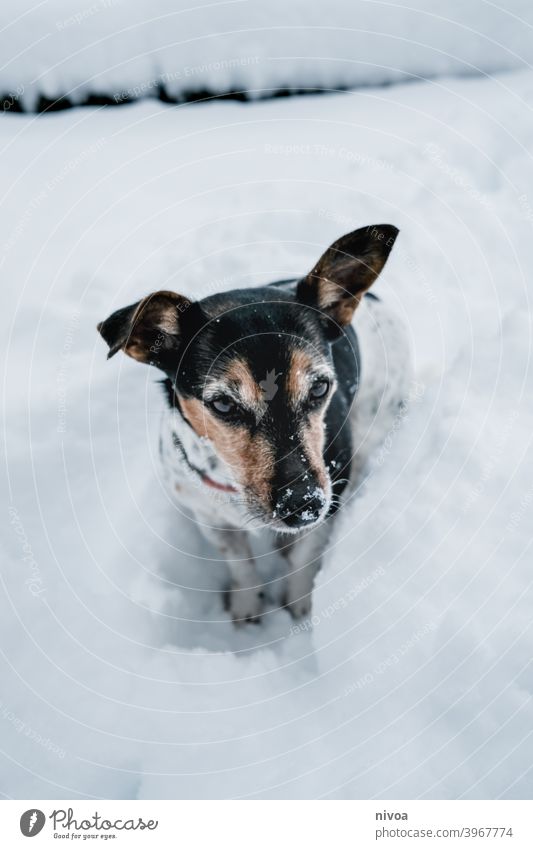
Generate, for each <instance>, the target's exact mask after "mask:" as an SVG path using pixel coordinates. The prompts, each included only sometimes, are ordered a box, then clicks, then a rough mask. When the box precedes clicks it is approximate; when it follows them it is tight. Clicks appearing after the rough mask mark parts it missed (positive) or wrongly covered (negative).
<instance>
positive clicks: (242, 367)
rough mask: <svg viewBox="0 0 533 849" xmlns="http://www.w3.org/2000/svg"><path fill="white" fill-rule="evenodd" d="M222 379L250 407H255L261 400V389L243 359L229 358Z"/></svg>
mask: <svg viewBox="0 0 533 849" xmlns="http://www.w3.org/2000/svg"><path fill="white" fill-rule="evenodd" d="M224 379H225V380H226V381H227V382H228V384H230V385H232V386H233V387H234V388H235V389H236V390H237V392H239V394H240V395H241V397H242V399H243V400H244V402H245V403H246V404H248V405H249V406H250V407H256V406H257V405H258V404H260V403H261V402H262V401H263V390H262V389H261V387H260V386H259V384H258V383H257V382H256V381H255V379H254V376H253V374H252V372H251V371H250V367H249V366H248V364H247V363H246V362H245V361H244V360H242V359H240V358H238V357H235V359H233V360H231V361H230V363H229V365H228V367H227V368H226V370H225V372H224Z"/></svg>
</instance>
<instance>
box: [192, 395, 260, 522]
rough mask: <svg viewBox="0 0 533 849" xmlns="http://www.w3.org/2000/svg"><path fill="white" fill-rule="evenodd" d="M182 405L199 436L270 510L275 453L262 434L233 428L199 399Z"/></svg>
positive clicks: (242, 428)
mask: <svg viewBox="0 0 533 849" xmlns="http://www.w3.org/2000/svg"><path fill="white" fill-rule="evenodd" d="M180 404H181V407H182V409H183V412H184V413H185V416H186V417H187V420H188V421H189V423H190V425H191V427H192V428H193V429H194V430H195V431H196V433H197V434H198V436H203V437H207V438H208V439H209V440H210V441H211V442H212V443H213V445H214V447H215V450H216V451H217V453H218V454H219V455H220V456H221V457H222V459H223V460H224V461H225V462H226V463H227V464H228V466H229V467H230V468H231V469H232V470H233V472H234V473H235V476H236V478H237V480H238V481H239V482H240V483H241V484H242V485H243V486H245V487H248V488H250V489H251V490H253V492H254V493H255V495H256V496H257V498H259V499H260V500H261V501H262V503H263V504H264V506H265V508H266V509H269V507H270V498H271V489H272V483H271V477H270V475H271V473H272V471H273V469H274V454H273V451H272V449H271V448H270V445H269V443H268V442H267V440H266V439H264V438H263V437H262V436H259V435H256V436H252V435H251V434H250V432H249V431H248V429H247V428H245V427H238V428H237V427H233V426H232V427H230V426H229V425H225V424H224V423H223V422H222V421H220V420H219V419H217V418H216V417H215V416H214V415H212V414H211V413H210V412H209V410H208V409H207V408H206V407H205V406H204V404H202V402H201V401H198V399H197V398H182V397H181V396H180Z"/></svg>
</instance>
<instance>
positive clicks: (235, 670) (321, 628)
mask: <svg viewBox="0 0 533 849" xmlns="http://www.w3.org/2000/svg"><path fill="white" fill-rule="evenodd" d="M102 14H104V13H102ZM106 14H107V12H106ZM94 20H95V21H96V15H95V16H94ZM71 29H72V30H74V27H72V28H71ZM532 102H533V73H531V72H528V71H517V72H514V73H507V74H505V75H501V76H497V77H494V78H493V79H479V78H478V79H469V80H456V79H453V80H452V79H443V80H438V81H434V82H425V83H414V84H410V85H405V86H396V87H394V88H389V89H365V90H361V91H358V92H354V93H347V94H337V95H334V96H331V97H327V98H325V97H311V96H310V97H307V98H301V99H292V100H290V101H288V100H275V101H269V102H261V103H255V104H248V105H246V106H243V105H242V104H237V103H218V104H206V105H202V106H198V105H195V106H185V107H170V106H165V105H163V104H160V103H157V102H155V101H148V100H146V101H143V102H141V103H138V104H135V105H128V106H123V107H121V108H120V109H113V110H112V109H107V110H100V109H83V110H76V109H74V110H70V111H68V112H63V113H56V114H54V115H50V116H46V117H44V118H34V117H31V116H24V115H8V116H6V117H5V118H4V120H3V121H2V123H1V125H0V144H1V149H2V155H1V158H0V169H1V176H2V186H3V198H2V203H1V207H0V222H1V227H0V233H1V236H0V264H1V265H0V267H1V270H2V298H3V309H2V311H1V312H0V323H1V339H2V341H3V343H4V347H5V350H4V352H3V353H4V356H3V357H2V361H3V362H4V363H5V373H4V382H3V386H4V405H5V416H4V437H5V446H6V456H7V465H6V471H7V475H6V485H5V486H4V487H3V490H2V506H1V510H2V515H3V516H4V525H3V534H2V546H3V557H2V560H3V566H2V572H1V581H2V596H3V599H2V611H3V614H2V617H1V619H0V629H1V636H0V646H1V648H2V671H1V676H2V682H3V688H2V696H1V698H2V703H1V704H0V736H1V749H2V751H3V756H2V761H1V766H0V791H1V792H2V793H3V794H6V795H8V796H12V797H17V798H77V797H98V798H101V797H112V798H115V797H118V798H130V797H134V798H136V797H138V798H159V797H170V798H208V797H215V798H227V797H246V798H249V797H254V798H265V797H268V798H272V797H281V798H287V797H289V798H308V797H311V798H317V797H331V798H345V797H363V798H369V797H376V798H413V797H432V798H451V797H466V798H477V797H480V798H494V797H500V796H501V797H506V798H517V797H519V798H529V797H530V795H531V762H532V758H531V754H532V752H531V719H530V717H531V693H532V690H533V677H532V670H531V657H532V645H533V636H532V634H531V604H532V589H531V569H530V563H531V554H530V550H529V547H530V541H531V531H530V529H531V509H532V502H533V488H532V483H531V449H530V444H531V434H532V432H533V421H532V419H533V402H532V398H533V392H532V373H531V366H530V340H531V308H530V302H529V297H530V294H529V293H530V287H531V283H530V269H531V267H532V262H533V238H532V230H531V228H532V222H533V214H532V212H531V210H532V208H533V169H532V165H531V159H530V153H529V151H531V149H532V148H533V123H532V121H531V103H532ZM382 221H390V222H391V223H394V224H396V225H398V226H399V227H400V229H401V233H400V237H399V240H398V242H397V246H396V247H395V249H394V251H393V254H392V256H391V259H390V262H389V264H388V265H387V268H386V271H385V273H384V275H383V278H382V279H380V281H379V282H378V284H377V287H376V290H377V292H378V293H379V294H380V295H381V296H382V297H385V298H387V299H388V300H389V301H390V303H391V305H392V306H393V307H394V308H395V309H396V310H397V311H398V313H399V314H401V316H402V317H403V319H404V321H405V322H406V323H407V325H408V327H409V332H410V337H411V342H412V346H413V352H414V361H415V362H414V366H415V378H414V382H413V386H412V391H411V392H410V394H409V399H408V403H407V404H406V407H405V409H404V410H402V411H400V413H399V414H398V420H397V421H395V422H394V425H393V426H392V427H391V430H390V432H389V433H388V434H387V437H386V439H385V441H384V443H383V446H382V447H381V449H380V450H379V451H378V452H377V453H376V456H375V460H374V463H373V467H372V470H371V474H370V476H369V479H368V482H367V484H366V485H365V487H364V489H363V490H362V491H361V493H360V494H359V495H358V497H357V499H354V501H353V503H351V504H350V505H348V506H347V507H346V509H345V510H344V511H343V513H342V516H341V519H340V522H339V525H338V528H337V532H336V534H335V538H334V540H333V541H332V545H331V547H330V549H329V551H328V553H327V556H326V562H325V566H324V568H323V570H322V572H321V573H320V574H319V576H318V580H317V587H316V590H315V594H314V603H313V611H312V615H311V618H310V619H309V620H305V621H304V622H300V623H296V622H293V621H292V620H291V619H290V618H289V616H288V614H287V613H286V612H285V611H279V610H278V611H277V612H273V613H271V614H269V615H268V616H267V617H266V619H265V621H264V623H263V624H262V625H261V626H254V627H252V626H250V627H247V628H243V629H239V630H236V629H234V628H233V626H232V625H231V623H230V622H229V620H228V614H227V613H225V612H224V610H223V606H222V601H221V597H220V594H219V592H218V590H219V589H220V588H222V587H223V585H224V582H225V579H226V573H225V570H224V567H223V566H222V564H220V563H219V562H217V561H216V560H215V559H214V552H213V551H211V550H209V549H208V548H207V547H206V545H205V544H204V543H203V542H202V541H201V539H200V538H199V536H198V534H197V531H196V529H195V527H194V525H193V523H191V521H190V520H189V519H187V518H186V517H185V516H184V515H182V514H181V513H180V512H179V510H178V508H177V507H176V506H175V505H173V504H171V502H170V501H169V499H168V496H167V494H166V491H165V489H164V487H163V483H162V480H161V475H160V471H159V469H158V467H157V437H158V426H159V413H160V411H161V410H162V407H163V398H162V396H161V394H160V391H159V388H158V386H157V383H156V378H157V373H156V372H155V371H154V370H150V369H149V368H143V367H141V366H140V365H139V364H136V363H134V362H133V361H131V360H128V359H127V358H125V357H116V358H115V359H113V360H112V361H110V362H107V361H106V358H105V353H106V352H105V346H104V344H103V342H102V340H101V339H100V338H99V337H98V335H97V333H96V331H95V325H96V323H97V321H99V320H101V319H103V318H105V317H106V316H107V315H108V314H109V313H110V312H111V311H112V310H114V309H116V308H118V307H120V306H123V305H125V304H128V303H131V302H132V301H134V300H135V299H136V298H138V297H140V296H141V295H142V294H145V293H146V292H148V291H151V290H155V289H158V288H173V289H176V290H177V291H180V292H182V293H183V294H185V295H188V296H199V295H200V294H207V293H210V292H215V291H220V290H222V289H225V288H231V287H234V286H240V285H249V284H250V283H259V282H264V281H266V280H270V279H275V278H276V277H278V278H283V277H289V276H290V275H293V274H298V273H302V272H303V271H305V270H307V269H308V268H310V267H311V266H312V264H313V263H314V261H315V260H316V258H317V257H318V256H319V255H320V253H321V252H322V250H323V249H324V248H325V247H326V246H327V245H328V244H330V243H331V242H332V241H333V240H334V239H335V238H337V237H338V236H340V235H341V234H342V233H344V232H346V231H347V230H349V229H351V228H355V227H358V226H362V225H366V224H370V223H373V222H382ZM260 554H261V551H260ZM259 563H260V567H261V569H262V571H263V574H264V575H265V576H266V577H267V579H268V580H269V581H270V582H271V583H270V585H269V594H270V596H271V603H272V606H273V607H274V606H275V605H276V602H277V601H279V591H280V588H279V584H278V583H277V582H276V580H275V577H276V574H277V572H276V571H275V570H276V569H277V568H278V566H277V561H276V560H275V559H273V558H272V557H271V556H268V555H267V554H266V553H263V554H262V556H260V558H259Z"/></svg>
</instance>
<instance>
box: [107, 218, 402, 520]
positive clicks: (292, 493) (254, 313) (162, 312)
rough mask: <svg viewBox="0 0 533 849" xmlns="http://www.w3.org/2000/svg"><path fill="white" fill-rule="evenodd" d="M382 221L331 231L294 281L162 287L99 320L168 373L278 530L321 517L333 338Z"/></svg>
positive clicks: (367, 274)
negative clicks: (193, 292)
mask: <svg viewBox="0 0 533 849" xmlns="http://www.w3.org/2000/svg"><path fill="white" fill-rule="evenodd" d="M397 233H398V231H397V229H396V228H395V227H392V226H391V225H376V226H371V227H365V228H362V229H360V230H356V231H355V232H353V233H349V234H348V235H346V236H343V237H342V238H341V239H338V241H336V242H335V243H334V244H333V245H332V246H331V247H330V248H328V250H327V251H326V252H325V254H323V256H322V257H321V258H320V259H319V261H318V262H317V263H316V265H315V266H314V267H313V269H312V270H311V271H310V273H309V274H307V275H306V276H305V277H304V278H302V279H301V280H300V281H299V282H298V283H297V285H295V287H293V289H292V290H288V289H286V288H284V287H280V288H279V289H278V288H276V286H269V287H261V288H251V289H242V290H241V289H239V290H234V291H230V292H226V293H223V294H219V295H213V296H211V297H208V298H205V299H203V300H201V301H190V300H188V299H187V298H185V297H183V296H182V295H178V294H176V293H175V292H167V291H160V292H155V293H154V294H152V295H148V296H147V297H146V298H143V299H142V300H141V301H139V302H138V303H136V304H132V305H131V306H129V307H125V308H124V309H121V310H118V311H117V312H115V313H113V314H112V315H111V316H110V317H109V318H108V319H106V321H104V322H102V323H101V324H99V325H98V330H99V331H100V333H101V334H102V336H103V338H104V339H105V341H106V342H107V344H108V345H109V349H110V350H109V355H108V356H110V357H111V356H113V355H114V354H115V353H117V351H119V350H123V351H124V352H125V353H126V354H128V355H129V356H130V357H133V358H134V359H136V360H139V361H140V362H143V363H147V364H150V365H155V366H157V367H158V368H159V369H161V370H162V371H163V372H164V373H165V374H166V375H167V377H168V379H169V380H170V382H171V384H172V387H173V391H174V392H175V398H176V404H177V406H178V408H179V410H180V411H181V413H182V415H183V416H184V417H185V419H186V420H187V422H188V423H189V425H190V426H191V427H192V428H193V429H194V431H195V432H196V433H197V435H198V436H199V437H204V438H207V439H208V440H210V443H211V445H212V447H213V449H214V451H215V452H216V453H217V454H218V456H219V457H220V458H221V459H222V460H223V461H224V462H225V464H226V465H227V466H229V467H230V469H231V470H232V473H233V475H234V478H235V481H236V483H237V485H238V487H239V490H240V493H241V495H242V497H243V499H244V500H245V502H246V504H247V505H248V508H249V511H250V515H252V516H254V517H256V518H258V519H259V520H260V521H261V522H262V523H264V524H268V525H269V526H271V527H274V528H275V529H277V530H280V531H288V532H290V531H298V530H300V529H302V528H305V527H310V526H312V525H314V524H315V523H317V522H319V521H321V520H322V519H323V518H324V517H325V516H326V515H327V513H328V510H329V509H330V504H331V493H332V487H331V480H330V475H329V471H328V469H327V468H326V464H325V461H324V456H323V455H324V443H325V435H326V434H325V430H326V429H325V416H326V411H327V408H328V405H329V404H330V402H331V399H332V396H333V395H334V393H335V391H336V389H337V383H336V373H335V368H334V363H333V358H332V356H331V344H332V343H333V342H334V341H335V340H336V339H338V338H339V336H342V335H343V333H344V330H343V328H345V327H346V326H347V325H348V324H349V323H350V322H351V320H352V316H353V313H354V310H355V309H356V308H357V305H358V304H359V302H360V300H361V298H362V297H363V295H364V293H365V292H366V290H367V289H369V288H370V286H371V285H372V283H373V282H374V281H375V280H376V278H377V276H378V275H379V273H380V272H381V270H382V268H383V266H384V265H385V262H386V260H387V257H388V255H389V253H390V251H391V248H392V246H393V244H394V241H395V239H396V236H397Z"/></svg>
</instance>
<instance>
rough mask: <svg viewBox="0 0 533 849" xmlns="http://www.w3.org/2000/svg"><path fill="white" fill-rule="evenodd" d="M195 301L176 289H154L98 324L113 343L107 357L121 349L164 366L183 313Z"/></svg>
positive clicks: (108, 342)
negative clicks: (189, 299)
mask: <svg viewBox="0 0 533 849" xmlns="http://www.w3.org/2000/svg"><path fill="white" fill-rule="evenodd" d="M190 306H191V302H190V301H188V300H187V298H184V297H183V296H182V295H177V294H176V293H175V292H163V291H162V292H154V293H153V294H152V295H148V296H147V297H146V298H143V299H142V300H141V301H137V303H136V304H131V306H129V307H124V308H123V309H121V310H117V311H116V312H114V313H113V314H112V315H110V316H109V318H106V320H105V321H102V322H100V324H99V325H98V326H97V329H98V331H99V332H100V333H101V335H102V337H103V338H104V340H105V341H106V342H107V344H108V345H109V353H108V355H107V358H108V359H109V358H110V357H112V356H114V355H115V354H116V353H117V351H120V350H121V349H122V350H123V351H124V353H125V354H128V356H130V357H133V359H134V360H139V362H141V363H150V364H152V365H160V364H161V363H162V362H163V360H164V358H165V353H168V352H169V351H171V350H172V349H175V348H176V346H177V344H178V342H179V337H180V315H181V313H183V312H185V310H186V309H187V308H188V307H190Z"/></svg>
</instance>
